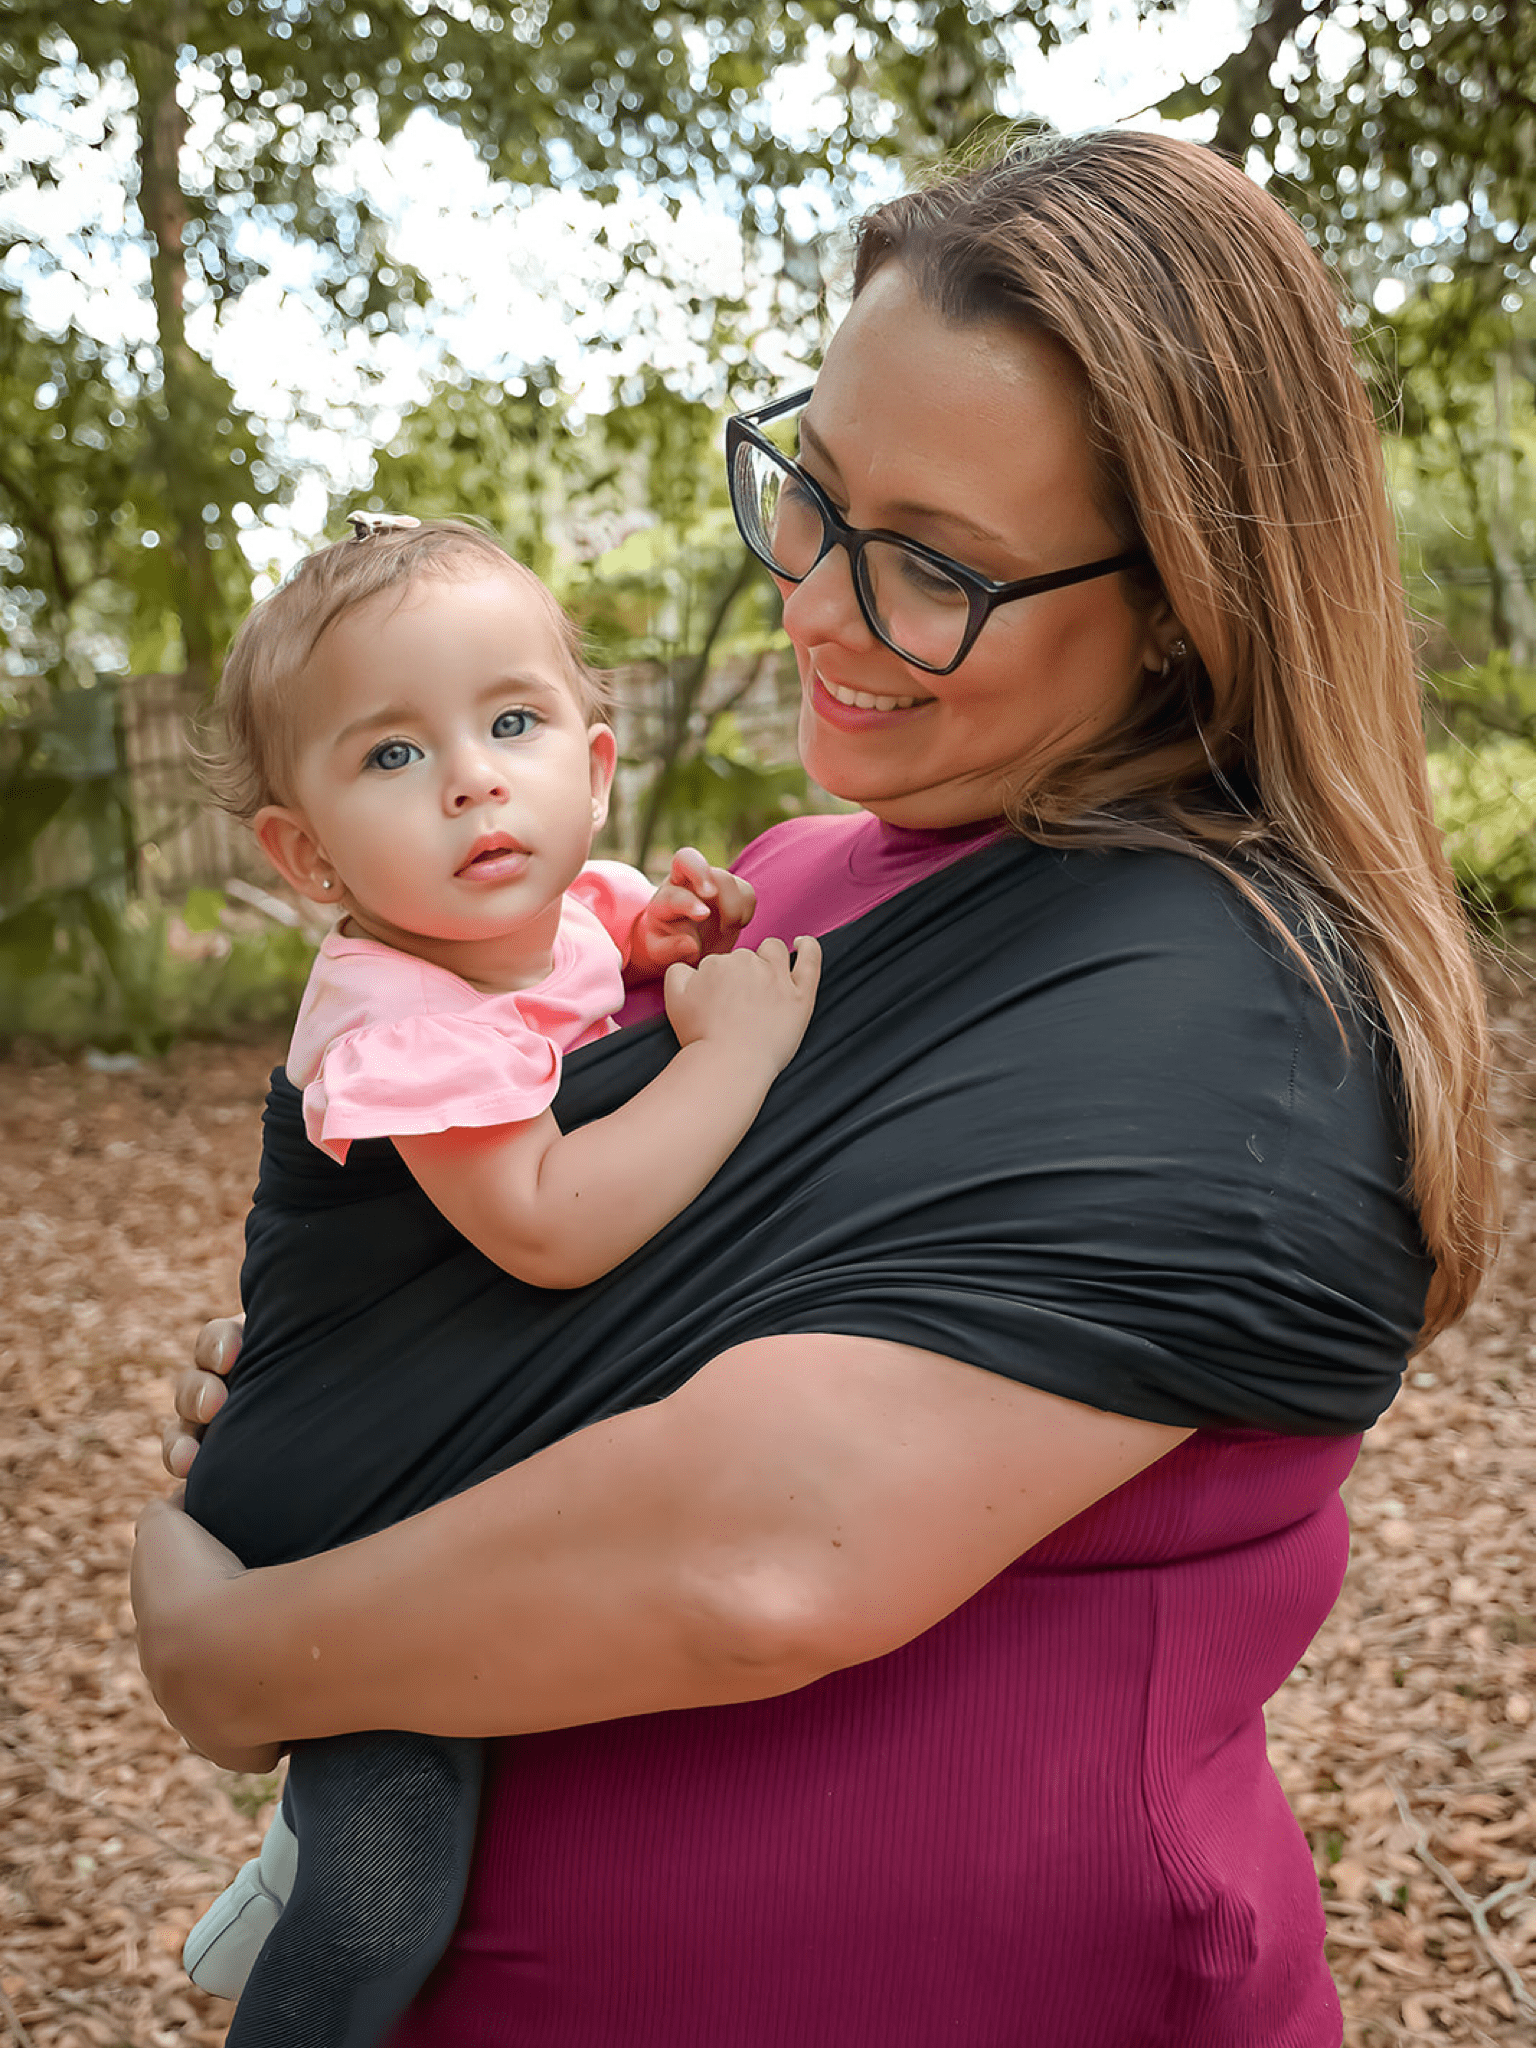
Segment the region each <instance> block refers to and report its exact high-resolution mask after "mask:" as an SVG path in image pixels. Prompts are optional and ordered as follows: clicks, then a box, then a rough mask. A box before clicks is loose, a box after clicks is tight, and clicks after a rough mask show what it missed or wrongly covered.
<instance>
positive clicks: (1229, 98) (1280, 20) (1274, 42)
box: [1211, 0, 1333, 163]
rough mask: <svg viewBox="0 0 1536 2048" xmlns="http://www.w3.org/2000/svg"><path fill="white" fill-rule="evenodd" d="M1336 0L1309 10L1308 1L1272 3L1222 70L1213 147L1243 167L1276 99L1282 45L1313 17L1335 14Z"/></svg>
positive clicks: (1290, 0) (1328, 0) (1320, 17)
mask: <svg viewBox="0 0 1536 2048" xmlns="http://www.w3.org/2000/svg"><path fill="white" fill-rule="evenodd" d="M1332 7H1333V0H1319V4H1318V5H1317V6H1316V7H1313V8H1310V9H1309V8H1308V6H1307V0H1273V5H1272V6H1271V7H1270V10H1269V12H1268V13H1267V14H1264V15H1261V16H1260V17H1259V19H1258V20H1257V21H1256V22H1255V23H1254V25H1253V33H1252V34H1251V35H1250V36H1249V38H1248V40H1247V42H1246V43H1245V44H1244V45H1243V47H1242V49H1240V50H1236V51H1234V52H1233V54H1232V55H1231V56H1230V57H1229V58H1228V59H1227V61H1226V63H1225V64H1223V65H1222V66H1221V68H1220V69H1219V70H1218V71H1217V73H1216V76H1217V78H1218V79H1220V81H1221V90H1220V92H1219V93H1218V94H1217V99H1218V101H1219V103H1220V106H1221V116H1220V119H1219V120H1218V121H1217V123H1216V133H1215V134H1214V135H1213V136H1212V137H1211V147H1212V149H1214V150H1217V151H1218V152H1219V153H1220V154H1222V155H1223V156H1232V157H1236V158H1237V160H1238V162H1239V163H1241V161H1242V160H1243V158H1244V157H1245V156H1246V155H1247V153H1248V150H1249V147H1250V145H1251V144H1252V142H1253V124H1254V121H1255V120H1256V118H1257V117H1258V115H1260V114H1261V113H1263V112H1264V111H1265V108H1266V106H1267V104H1268V102H1269V100H1270V98H1271V91H1270V83H1269V74H1270V72H1271V71H1272V70H1273V69H1274V64H1275V59H1276V58H1277V57H1278V56H1279V54H1280V49H1281V46H1282V44H1284V43H1285V42H1287V41H1288V40H1289V39H1290V37H1292V36H1293V35H1295V33H1296V31H1297V29H1299V28H1300V27H1301V24H1302V23H1303V22H1304V21H1305V20H1306V18H1307V15H1308V14H1309V13H1311V14H1312V15H1313V17H1314V18H1315V19H1317V20H1321V19H1322V18H1323V16H1324V15H1326V14H1328V13H1330V12H1331V10H1332Z"/></svg>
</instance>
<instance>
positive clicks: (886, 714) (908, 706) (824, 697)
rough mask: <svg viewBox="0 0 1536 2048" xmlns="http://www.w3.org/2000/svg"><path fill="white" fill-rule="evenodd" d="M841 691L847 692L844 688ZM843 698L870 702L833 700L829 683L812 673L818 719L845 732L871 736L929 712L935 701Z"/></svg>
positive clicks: (871, 694)
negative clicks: (878, 729)
mask: <svg viewBox="0 0 1536 2048" xmlns="http://www.w3.org/2000/svg"><path fill="white" fill-rule="evenodd" d="M838 687H839V688H840V689H843V688H844V686H843V685H841V684H839V685H838ZM844 695H845V696H861V697H864V698H866V699H868V700H869V701H868V702H866V703H863V704H846V703H844V701H843V698H842V697H835V696H833V694H832V691H831V689H830V688H829V687H828V685H827V684H826V682H825V681H824V680H823V679H822V677H821V676H819V675H818V674H817V673H816V671H815V670H814V669H812V671H811V706H812V708H813V710H814V711H815V713H816V716H817V717H818V718H824V719H825V720H826V722H827V724H828V725H832V726H836V727H838V729H839V730H840V731H842V732H869V731H871V730H872V729H875V728H879V727H882V726H888V725H893V724H895V723H896V722H897V721H898V720H900V719H904V718H911V717H913V716H914V715H915V714H916V713H917V712H919V711H924V710H926V709H927V707H928V706H929V705H930V704H931V703H933V701H934V700H933V698H932V697H918V696H912V697H908V698H902V697H887V696H884V695H880V696H876V695H875V693H874V692H873V691H871V690H859V691H854V690H851V689H844Z"/></svg>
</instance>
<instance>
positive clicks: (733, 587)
mask: <svg viewBox="0 0 1536 2048" xmlns="http://www.w3.org/2000/svg"><path fill="white" fill-rule="evenodd" d="M756 566H757V565H756V563H755V562H754V561H753V559H752V557H751V556H750V555H749V554H748V553H747V552H746V550H745V549H743V550H742V555H741V559H740V561H739V562H738V563H737V564H736V567H735V569H734V570H733V571H732V572H731V575H730V576H729V577H728V578H727V580H726V582H725V583H724V584H723V585H722V587H721V589H720V592H719V595H718V596H717V598H716V600H715V606H714V609H713V611H712V612H711V613H710V616H709V623H708V625H707V626H706V627H705V629H704V638H703V641H702V643H701V645H700V646H699V649H698V651H697V652H696V653H694V654H691V655H690V656H689V657H688V659H687V661H686V662H684V663H682V664H681V665H680V666H679V668H678V670H677V671H676V672H675V673H674V675H673V678H672V703H671V707H670V710H669V713H668V717H667V731H666V737H665V740H664V741H663V743H662V754H661V760H660V761H659V763H658V764H657V768H656V774H655V777H654V779H653V781H652V783H651V786H650V788H649V789H648V790H647V791H646V793H645V808H644V810H643V811H642V812H641V814H640V828H639V830H638V831H637V832H636V834H635V847H634V852H633V854H632V855H631V859H632V860H633V863H634V865H635V866H636V867H637V868H643V867H644V866H645V857H646V855H647V854H648V853H649V852H650V850H651V841H652V840H653V839H654V838H655V837H656V827H657V826H658V825H659V824H660V822H661V813H662V811H663V809H664V808H665V805H666V801H667V794H668V791H669V790H670V789H671V786H672V778H673V776H674V775H675V774H676V772H677V765H678V763H679V761H680V760H681V759H682V757H683V750H684V748H685V747H686V746H687V744H688V730H689V727H690V726H691V724H692V723H693V714H694V712H695V711H696V710H697V709H698V706H699V702H700V700H701V698H702V697H703V694H704V685H705V684H706V683H707V682H708V680H709V663H710V657H711V655H712V654H713V653H714V651H715V642H716V641H717V640H718V639H719V637H720V635H721V632H722V631H723V630H724V627H725V622H726V619H727V618H728V617H729V615H730V610H731V607H732V605H733V604H735V602H736V600H737V598H738V597H740V595H741V593H742V592H743V591H744V590H745V589H746V587H747V585H748V583H750V582H751V580H752V574H753V571H754V569H755V568H756Z"/></svg>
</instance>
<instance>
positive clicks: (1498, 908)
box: [1429, 734, 1536, 917]
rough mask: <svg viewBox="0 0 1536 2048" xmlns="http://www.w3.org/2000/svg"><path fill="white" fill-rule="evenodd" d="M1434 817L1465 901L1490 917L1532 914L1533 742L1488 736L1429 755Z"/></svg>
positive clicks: (1535, 832) (1535, 853)
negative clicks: (1474, 744) (1443, 836)
mask: <svg viewBox="0 0 1536 2048" xmlns="http://www.w3.org/2000/svg"><path fill="white" fill-rule="evenodd" d="M1429 766H1430V780H1431V783H1432V785H1433V788H1434V792H1435V811H1436V815H1437V817H1438V818H1439V821H1440V826H1441V830H1442V831H1443V832H1444V834H1445V847H1446V852H1447V853H1448V854H1449V856H1450V860H1451V866H1452V868H1453V869H1454V870H1455V873H1456V879H1457V881H1458V882H1459V883H1460V885H1461V887H1462V890H1463V892H1464V893H1465V895H1466V896H1467V898H1468V900H1469V901H1470V902H1471V903H1472V904H1473V905H1474V906H1476V907H1477V908H1479V909H1481V910H1482V911H1484V912H1486V913H1491V914H1492V915H1494V916H1501V917H1502V916H1507V915H1509V914H1510V913H1512V912H1516V911H1532V910H1536V742H1533V741H1531V740H1525V739H1516V738H1514V737H1512V736H1510V735H1507V734H1494V735H1493V736H1491V737H1490V738H1487V739H1485V740H1483V741H1482V742H1481V744H1480V745H1478V746H1476V747H1468V746H1448V747H1441V748H1436V749H1435V750H1434V751H1433V752H1432V753H1431V755H1430V760H1429Z"/></svg>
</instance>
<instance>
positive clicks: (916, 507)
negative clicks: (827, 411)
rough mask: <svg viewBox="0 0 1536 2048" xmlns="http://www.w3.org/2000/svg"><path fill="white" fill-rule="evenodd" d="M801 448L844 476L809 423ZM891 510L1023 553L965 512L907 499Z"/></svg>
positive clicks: (802, 432) (803, 431) (898, 515)
mask: <svg viewBox="0 0 1536 2048" xmlns="http://www.w3.org/2000/svg"><path fill="white" fill-rule="evenodd" d="M800 447H801V450H802V452H804V451H805V450H806V449H809V450H810V452H811V454H813V455H814V456H815V457H816V460H817V461H818V462H821V463H825V465H826V467H827V468H828V469H830V470H831V472H832V474H833V475H834V476H840V475H841V474H842V472H841V470H839V468H838V466H837V460H836V458H835V457H834V455H833V453H832V451H831V449H830V448H829V447H828V446H827V444H826V442H825V441H823V439H822V438H821V436H820V434H818V433H817V431H816V429H815V428H814V427H813V426H812V425H811V423H810V421H809V420H802V421H801V422H800ZM888 510H889V511H890V513H891V515H892V516H893V517H894V518H897V519H901V518H914V519H941V520H942V521H943V522H944V524H945V525H946V526H954V527H959V528H961V529H962V530H963V531H964V532H966V533H971V534H974V535H975V536H976V538H977V539H978V540H980V541H985V542H986V543H987V544H988V545H989V546H991V547H995V548H1005V549H1006V550H1007V551H1008V553H1009V554H1014V555H1016V554H1017V553H1018V552H1019V549H1018V543H1017V541H1014V540H1010V539H1009V538H1008V536H1007V535H1006V534H1004V533H998V532H997V531H996V530H995V528H993V527H990V526H982V525H981V524H980V523H979V522H978V521H977V520H975V519H969V518H967V517H966V515H965V513H963V512H950V511H946V510H945V509H944V507H943V506H941V505H920V504H917V503H916V502H915V501H913V500H910V499H905V498H904V499H902V501H901V502H900V503H899V504H893V505H891V506H890V507H889V508H888Z"/></svg>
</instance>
